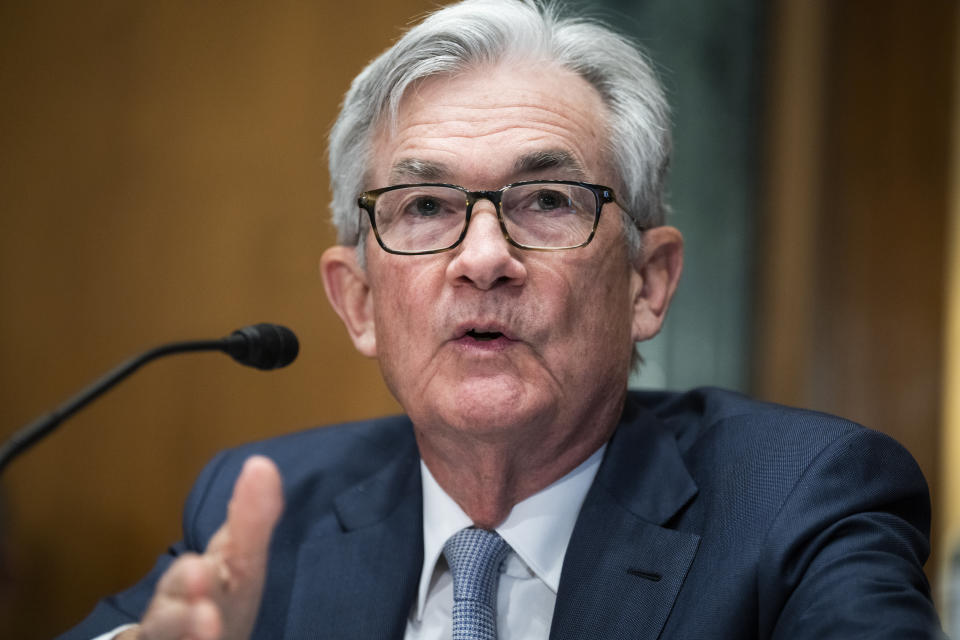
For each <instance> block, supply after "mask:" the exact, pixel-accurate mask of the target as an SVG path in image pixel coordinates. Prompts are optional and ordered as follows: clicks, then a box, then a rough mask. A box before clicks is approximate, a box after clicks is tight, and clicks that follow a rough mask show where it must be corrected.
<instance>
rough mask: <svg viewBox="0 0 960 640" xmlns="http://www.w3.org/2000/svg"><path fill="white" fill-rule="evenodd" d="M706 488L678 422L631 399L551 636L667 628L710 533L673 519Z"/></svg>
mask: <svg viewBox="0 0 960 640" xmlns="http://www.w3.org/2000/svg"><path fill="white" fill-rule="evenodd" d="M696 493H697V487H696V484H695V483H694V481H693V479H692V478H691V477H690V474H689V472H688V471H687V469H686V466H685V465H684V463H683V459H682V457H681V455H680V451H679V449H678V448H677V444H676V441H675V440H674V438H673V437H672V435H671V434H670V432H669V431H667V429H666V428H665V427H664V425H662V424H661V422H660V421H659V419H657V418H656V417H655V416H654V415H653V414H651V413H650V412H648V411H646V410H645V409H643V408H641V407H639V406H637V405H636V404H634V403H633V402H632V401H631V400H629V399H628V404H627V407H626V408H625V409H624V414H623V418H622V419H621V423H620V425H619V426H618V428H617V431H616V432H615V434H614V436H613V438H612V439H611V440H610V444H609V446H608V448H607V454H606V457H605V459H604V462H603V465H602V466H601V468H600V471H599V473H598V474H597V479H596V480H595V481H594V484H593V486H592V487H591V489H590V492H589V493H588V494H587V498H586V500H585V502H584V505H583V508H582V509H581V511H580V516H579V518H578V519H577V525H576V527H575V528H574V532H573V536H572V537H571V539H570V545H569V547H568V548H567V555H566V557H565V559H564V564H563V572H562V574H561V578H560V590H559V592H558V593H557V604H556V608H555V609H554V617H553V623H552V626H551V632H550V638H551V640H566V639H570V640H573V639H574V638H585V637H595V638H606V639H617V638H624V639H626V638H633V639H637V638H639V639H646V640H653V639H655V638H657V637H659V635H660V632H661V630H662V629H663V626H664V624H666V621H667V618H668V617H669V614H670V611H671V609H672V608H673V603H674V602H675V600H676V597H677V594H678V593H679V591H680V587H681V586H682V585H683V581H684V579H685V578H686V575H687V571H688V570H689V568H690V565H691V563H692V562H693V558H694V556H695V555H696V551H697V547H698V546H699V543H700V537H699V536H698V535H696V534H692V533H686V532H683V531H677V530H673V529H669V528H667V527H665V526H664V525H666V524H667V523H668V522H669V521H670V520H671V519H672V518H673V517H674V516H675V515H677V514H678V513H679V512H680V511H681V510H682V509H683V508H684V506H685V505H687V504H688V503H689V502H690V501H691V500H692V499H693V498H694V496H695V495H696Z"/></svg>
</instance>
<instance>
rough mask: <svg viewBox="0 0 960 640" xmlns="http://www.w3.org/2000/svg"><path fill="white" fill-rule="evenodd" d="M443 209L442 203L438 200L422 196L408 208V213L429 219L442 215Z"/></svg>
mask: <svg viewBox="0 0 960 640" xmlns="http://www.w3.org/2000/svg"><path fill="white" fill-rule="evenodd" d="M442 208H443V207H442V203H441V202H440V201H439V200H437V199H436V198H430V197H427V196H422V197H420V198H416V199H415V200H414V201H413V202H411V203H410V206H408V207H407V212H408V213H410V214H412V215H416V216H421V217H425V218H429V217H431V216H435V215H437V214H438V213H440V210H441V209H442Z"/></svg>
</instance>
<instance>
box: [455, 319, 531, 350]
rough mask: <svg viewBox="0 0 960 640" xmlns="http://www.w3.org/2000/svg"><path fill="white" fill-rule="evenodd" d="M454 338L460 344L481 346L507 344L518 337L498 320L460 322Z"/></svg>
mask: <svg viewBox="0 0 960 640" xmlns="http://www.w3.org/2000/svg"><path fill="white" fill-rule="evenodd" d="M453 340H454V341H455V342H458V343H460V344H466V345H476V346H480V347H484V346H494V345H506V344H509V343H511V342H514V341H515V340H516V338H515V337H514V336H513V334H512V332H510V331H509V330H508V329H507V328H506V327H505V326H504V325H502V324H500V323H498V322H488V321H482V322H465V323H463V324H460V325H459V326H458V327H457V329H456V330H455V332H454V334H453Z"/></svg>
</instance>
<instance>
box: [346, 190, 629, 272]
mask: <svg viewBox="0 0 960 640" xmlns="http://www.w3.org/2000/svg"><path fill="white" fill-rule="evenodd" d="M528 184H563V185H571V186H576V187H584V188H586V189H589V190H590V191H591V192H592V193H593V196H594V198H595V200H596V203H597V209H596V212H595V213H594V216H593V228H592V229H590V235H589V236H587V239H586V240H584V241H583V242H581V243H580V244H576V245H571V246H569V247H531V246H528V245H525V244H520V243H519V242H517V241H516V240H514V239H513V238H511V237H510V233H509V232H508V231H507V226H506V223H505V222H504V220H503V211H502V209H501V206H500V205H501V201H502V199H503V193H504V191H506V190H507V189H510V188H512V187H522V186H524V185H528ZM410 187H448V188H450V189H456V190H457V191H460V192H462V193H463V194H464V195H465V196H466V200H467V202H466V204H467V212H466V215H465V217H464V223H463V230H462V231H461V232H460V237H459V238H457V239H456V240H455V241H454V242H453V244H451V245H450V246H448V247H443V248H441V249H428V250H426V251H399V250H397V249H391V248H389V247H388V246H387V245H386V244H384V242H383V238H381V237H380V232H379V231H378V230H377V216H376V214H375V212H374V211H375V209H376V205H377V198H378V197H380V196H381V195H382V194H384V193H387V192H389V191H396V190H397V189H408V188H410ZM480 200H489V201H490V202H491V203H492V204H493V207H494V209H496V211H497V221H498V222H499V223H500V231H501V232H502V233H503V237H504V238H505V239H506V241H507V242H508V243H509V244H511V245H512V246H514V247H516V248H518V249H524V250H527V251H566V250H568V249H579V248H580V247H585V246H587V245H588V244H590V241H591V240H593V237H594V236H595V235H596V234H597V225H598V224H600V213H601V212H602V211H603V205H605V204H607V203H609V202H613V203H616V204H617V205H620V203H619V202H617V199H616V196H615V195H614V193H613V189H611V188H610V187H605V186H603V185H599V184H590V183H589V182H577V181H575V180H524V181H522V182H513V183H511V184H508V185H505V186H503V187H500V188H499V189H496V190H494V191H470V190H469V189H467V188H465V187H461V186H460V185H457V184H446V183H443V182H422V183H410V184H395V185H391V186H389V187H383V188H380V189H371V190H370V191H364V192H363V193H361V194H360V196H359V197H358V198H357V204H358V205H359V206H360V208H361V209H363V210H364V211H366V212H367V216H368V217H369V218H370V226H371V227H372V228H373V235H374V237H376V239H377V244H379V245H380V248H381V249H383V250H384V251H386V252H387V253H392V254H395V255H401V256H420V255H429V254H433V253H443V252H444V251H450V250H451V249H455V248H456V247H457V246H458V245H459V244H460V243H461V242H463V239H464V238H466V237H467V230H468V229H469V228H470V215H471V214H472V213H473V205H474V204H476V203H477V202H478V201H480ZM621 208H622V205H621ZM640 230H641V231H643V229H640Z"/></svg>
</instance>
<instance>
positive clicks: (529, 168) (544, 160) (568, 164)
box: [513, 149, 587, 180]
mask: <svg viewBox="0 0 960 640" xmlns="http://www.w3.org/2000/svg"><path fill="white" fill-rule="evenodd" d="M548 169H561V170H563V172H564V173H565V174H566V175H564V176H563V177H564V178H570V177H573V178H577V179H578V180H586V178H587V172H586V171H585V170H584V168H583V165H581V164H580V162H579V161H578V160H577V159H576V158H575V157H573V154H572V153H570V152H569V151H564V150H563V149H547V150H544V151H534V152H533V153H528V154H525V155H522V156H520V157H519V158H517V160H516V162H514V163H513V170H514V171H515V172H516V173H517V174H525V173H539V172H541V171H546V170H548Z"/></svg>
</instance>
